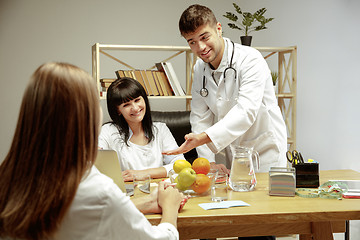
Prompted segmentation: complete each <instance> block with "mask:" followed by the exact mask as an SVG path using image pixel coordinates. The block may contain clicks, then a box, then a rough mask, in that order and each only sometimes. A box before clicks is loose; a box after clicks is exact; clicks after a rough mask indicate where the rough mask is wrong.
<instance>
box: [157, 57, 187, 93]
mask: <svg viewBox="0 0 360 240" xmlns="http://www.w3.org/2000/svg"><path fill="white" fill-rule="evenodd" d="M155 66H156V67H157V68H158V70H159V71H163V72H164V73H165V75H166V77H167V79H168V81H169V83H170V86H171V88H172V90H173V92H174V93H175V96H185V92H184V90H183V89H182V87H181V85H180V82H179V80H178V78H177V76H176V74H175V71H174V68H173V67H172V64H171V63H170V62H160V63H156V64H155Z"/></svg>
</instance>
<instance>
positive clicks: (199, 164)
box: [191, 157, 210, 175]
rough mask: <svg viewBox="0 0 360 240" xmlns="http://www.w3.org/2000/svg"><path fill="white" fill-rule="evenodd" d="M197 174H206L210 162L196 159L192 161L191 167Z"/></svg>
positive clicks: (204, 159)
mask: <svg viewBox="0 0 360 240" xmlns="http://www.w3.org/2000/svg"><path fill="white" fill-rule="evenodd" d="M191 168H192V169H194V170H195V172H196V173H197V174H200V173H201V174H204V175H206V174H208V173H209V171H210V162H209V160H207V159H206V158H201V157H200V158H197V159H195V160H194V162H193V163H192V166H191Z"/></svg>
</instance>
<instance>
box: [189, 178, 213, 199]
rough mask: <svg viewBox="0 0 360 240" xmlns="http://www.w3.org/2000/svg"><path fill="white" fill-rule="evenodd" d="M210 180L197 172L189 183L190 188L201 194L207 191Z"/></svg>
mask: <svg viewBox="0 0 360 240" xmlns="http://www.w3.org/2000/svg"><path fill="white" fill-rule="evenodd" d="M210 184H211V180H210V178H209V177H208V176H206V175H205V174H201V173H200V174H197V175H196V179H195V182H194V183H193V184H192V185H191V189H192V190H194V192H196V193H198V194H201V193H204V192H207V191H208V190H209V189H210Z"/></svg>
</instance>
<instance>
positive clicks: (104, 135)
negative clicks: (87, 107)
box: [98, 123, 111, 150]
mask: <svg viewBox="0 0 360 240" xmlns="http://www.w3.org/2000/svg"><path fill="white" fill-rule="evenodd" d="M110 130H111V129H110V123H108V124H105V125H103V126H102V127H101V130H100V134H99V139H98V147H99V148H101V149H105V150H107V149H110V146H111V131H110Z"/></svg>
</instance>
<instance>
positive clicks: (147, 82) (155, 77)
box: [101, 69, 185, 96]
mask: <svg viewBox="0 0 360 240" xmlns="http://www.w3.org/2000/svg"><path fill="white" fill-rule="evenodd" d="M169 72H170V71H169ZM115 74H116V76H117V78H122V77H129V78H133V79H135V80H137V81H138V82H139V83H140V84H141V85H142V86H143V87H144V89H145V91H146V94H147V95H148V96H174V95H175V90H174V89H173V88H172V86H171V84H170V83H169V79H168V78H167V76H166V74H165V71H164V70H139V69H136V70H117V71H115ZM175 79H177V78H175ZM114 80H115V79H111V80H110V79H109V80H106V81H104V83H101V86H102V87H105V88H107V87H108V86H110V81H111V82H113V81H114ZM105 82H106V83H105ZM174 87H175V85H174ZM181 90H182V89H181ZM183 95H185V93H184V94H183ZM176 96H182V95H180V93H178V94H177V95H176Z"/></svg>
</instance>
